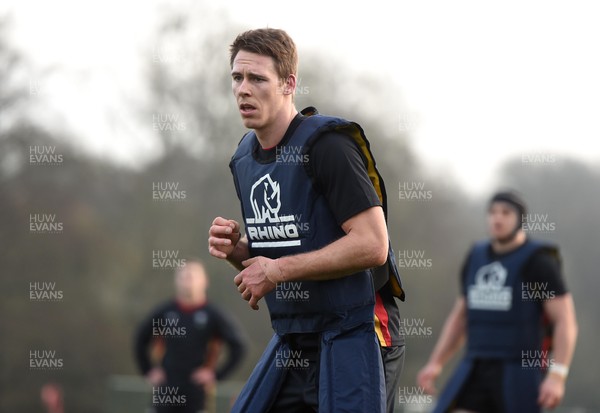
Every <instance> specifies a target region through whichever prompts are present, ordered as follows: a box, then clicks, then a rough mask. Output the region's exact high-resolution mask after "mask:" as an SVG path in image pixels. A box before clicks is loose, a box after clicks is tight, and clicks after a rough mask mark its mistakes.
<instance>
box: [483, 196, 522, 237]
mask: <svg viewBox="0 0 600 413" xmlns="http://www.w3.org/2000/svg"><path fill="white" fill-rule="evenodd" d="M520 219H521V217H520V216H519V212H518V211H517V209H516V208H514V207H513V206H512V205H510V204H508V203H506V202H494V203H493V204H492V205H490V209H489V211H488V230H489V232H490V236H491V237H492V238H493V239H497V240H504V239H507V238H509V237H510V236H511V235H512V233H513V231H514V230H515V228H516V227H517V226H518V225H519V222H520Z"/></svg>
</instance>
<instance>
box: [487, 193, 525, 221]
mask: <svg viewBox="0 0 600 413" xmlns="http://www.w3.org/2000/svg"><path fill="white" fill-rule="evenodd" d="M495 202H506V203H507V204H510V205H511V206H512V207H513V208H514V209H515V210H516V211H517V213H518V214H519V219H520V220H521V223H523V221H524V219H525V216H526V215H527V204H526V203H525V200H524V199H523V197H522V196H521V194H520V193H518V192H517V191H515V190H512V189H508V190H503V191H499V192H496V193H495V194H494V195H493V196H492V197H491V198H490V202H489V207H491V206H492V204H493V203H495Z"/></svg>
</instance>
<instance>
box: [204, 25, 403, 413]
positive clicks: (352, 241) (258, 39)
mask: <svg viewBox="0 0 600 413" xmlns="http://www.w3.org/2000/svg"><path fill="white" fill-rule="evenodd" d="M230 51H231V56H230V57H231V61H230V63H231V76H232V88H233V93H234V96H235V99H236V103H237V105H238V108H239V111H240V115H241V117H242V122H243V124H244V126H245V127H247V128H248V129H251V131H250V132H249V133H248V134H246V135H245V136H244V138H243V139H242V141H241V142H240V144H239V146H238V149H237V151H236V152H235V154H234V156H233V158H232V161H231V164H230V167H231V170H232V173H233V179H234V183H235V187H236V191H237V195H238V198H239V200H240V202H241V206H242V214H243V218H244V224H245V230H246V235H244V236H243V235H242V234H241V227H240V224H239V223H237V222H236V221H234V220H231V219H226V218H222V217H217V218H215V220H214V221H213V223H212V226H211V228H210V231H209V252H210V253H211V254H212V255H213V256H215V257H217V258H220V259H226V260H228V261H229V262H230V263H231V264H232V265H233V266H234V267H236V268H237V269H238V270H239V271H240V273H239V274H238V275H237V276H236V277H235V279H234V281H235V284H236V285H237V286H238V291H239V292H240V294H241V296H242V298H243V299H244V300H246V301H249V304H250V306H251V308H253V309H255V310H257V309H258V302H259V300H261V299H262V298H263V297H264V298H265V301H266V303H267V306H268V309H269V314H270V316H271V323H272V326H273V329H274V331H275V335H274V336H273V339H272V340H271V342H270V343H269V345H268V347H267V349H266V350H265V352H264V354H263V356H262V357H261V359H260V360H259V362H258V364H257V366H256V368H255V369H254V371H253V373H252V375H251V376H250V378H249V380H248V382H247V383H246V386H245V387H244V389H243V390H242V392H241V394H240V397H239V398H238V399H237V401H236V404H235V405H234V408H233V410H232V411H233V412H245V413H264V412H267V411H268V412H285V413H294V412H315V411H319V412H331V413H333V412H341V411H344V412H356V413H365V412H368V413H380V412H384V411H386V410H387V411H390V412H391V411H392V410H393V406H394V394H395V390H396V388H397V383H398V382H397V380H398V378H399V374H400V370H401V369H402V363H403V359H404V340H403V336H402V335H401V333H400V316H399V310H398V306H397V304H396V301H395V297H398V298H400V299H402V300H403V299H404V291H403V290H402V287H401V282H400V277H399V274H398V270H397V268H396V263H395V258H394V256H393V250H392V248H391V247H390V241H389V238H388V232H387V227H386V217H385V214H386V195H385V188H384V185H383V180H382V178H381V176H380V175H379V172H378V171H377V169H376V167H375V161H374V159H373V155H372V153H371V151H370V149H369V142H368V141H367V139H366V136H365V134H364V131H363V130H362V128H361V127H360V126H359V125H358V124H356V123H354V122H349V121H346V120H344V119H340V118H336V117H329V116H322V115H319V114H318V113H317V110H316V109H315V108H313V107H309V108H306V109H304V110H303V111H301V112H300V113H299V112H298V110H296V108H295V106H294V94H295V91H296V85H297V83H296V80H297V78H296V76H297V65H298V57H297V50H296V46H295V44H294V42H293V40H292V39H291V38H290V37H289V35H288V34H287V33H286V32H284V31H283V30H277V29H258V30H250V31H248V32H245V33H242V34H240V35H239V36H238V37H237V38H236V39H235V41H234V43H233V44H232V46H231V49H230ZM298 364H299V365H298ZM290 365H292V366H291V367H290ZM386 385H387V388H388V389H389V391H387V392H386ZM386 403H387V408H386Z"/></svg>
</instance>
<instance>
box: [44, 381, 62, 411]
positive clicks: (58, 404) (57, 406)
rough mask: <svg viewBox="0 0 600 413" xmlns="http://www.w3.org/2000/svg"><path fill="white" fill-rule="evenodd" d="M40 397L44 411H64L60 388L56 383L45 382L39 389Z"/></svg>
mask: <svg viewBox="0 0 600 413" xmlns="http://www.w3.org/2000/svg"><path fill="white" fill-rule="evenodd" d="M40 398H41V400H42V404H43V405H44V408H45V412H46V413H64V412H65V407H64V402H63V391H62V388H61V387H60V386H59V385H58V384H56V383H46V384H44V385H43V386H42V389H41V390H40Z"/></svg>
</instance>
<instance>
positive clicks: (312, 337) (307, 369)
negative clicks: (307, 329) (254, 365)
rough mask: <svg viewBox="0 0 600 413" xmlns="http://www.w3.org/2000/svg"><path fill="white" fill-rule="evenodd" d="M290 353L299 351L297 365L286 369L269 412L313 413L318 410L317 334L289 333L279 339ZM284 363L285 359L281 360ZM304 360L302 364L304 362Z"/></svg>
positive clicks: (295, 362)
mask: <svg viewBox="0 0 600 413" xmlns="http://www.w3.org/2000/svg"><path fill="white" fill-rule="evenodd" d="M282 339H283V340H285V341H286V342H287V343H288V344H289V346H290V349H291V351H301V353H300V354H301V356H300V357H301V358H300V359H299V362H298V361H297V360H293V358H292V362H293V363H294V364H295V365H292V366H290V368H287V373H286V376H285V379H284V381H283V384H282V385H281V389H280V390H279V393H278V395H277V398H276V399H275V402H274V403H273V405H272V406H271V409H270V410H269V413H314V412H317V411H318V409H319V391H318V389H319V380H318V377H319V342H320V335H319V334H289V335H287V336H284V337H283V338H282ZM284 360H285V358H284ZM304 360H306V361H304Z"/></svg>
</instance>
